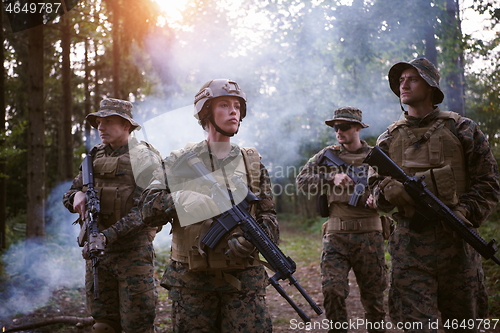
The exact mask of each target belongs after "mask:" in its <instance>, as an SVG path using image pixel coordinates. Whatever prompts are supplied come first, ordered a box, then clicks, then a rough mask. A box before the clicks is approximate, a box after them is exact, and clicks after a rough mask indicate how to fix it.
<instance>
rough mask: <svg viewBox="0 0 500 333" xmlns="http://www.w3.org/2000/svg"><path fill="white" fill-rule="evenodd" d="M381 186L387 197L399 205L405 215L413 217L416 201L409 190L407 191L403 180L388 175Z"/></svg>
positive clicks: (381, 190)
mask: <svg viewBox="0 0 500 333" xmlns="http://www.w3.org/2000/svg"><path fill="white" fill-rule="evenodd" d="M379 187H380V192H381V193H382V194H383V195H384V197H385V199H386V200H387V201H389V202H390V203H391V204H393V205H394V206H396V207H398V209H399V210H400V212H401V213H403V214H404V216H406V217H412V216H413V214H415V202H414V201H413V199H412V198H411V197H410V195H409V194H408V192H406V190H405V188H404V186H403V184H402V183H401V182H399V181H397V180H396V179H393V178H391V177H387V178H385V179H384V180H383V181H382V182H381V183H380V185H379Z"/></svg>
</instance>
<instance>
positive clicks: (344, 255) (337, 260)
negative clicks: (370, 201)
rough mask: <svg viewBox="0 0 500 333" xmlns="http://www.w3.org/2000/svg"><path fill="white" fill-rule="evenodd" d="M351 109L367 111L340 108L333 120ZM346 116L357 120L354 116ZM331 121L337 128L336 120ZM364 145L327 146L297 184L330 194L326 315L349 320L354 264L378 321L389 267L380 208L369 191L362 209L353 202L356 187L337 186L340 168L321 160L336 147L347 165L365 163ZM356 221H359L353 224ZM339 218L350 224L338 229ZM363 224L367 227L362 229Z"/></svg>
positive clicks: (368, 315) (370, 313) (370, 316)
mask: <svg viewBox="0 0 500 333" xmlns="http://www.w3.org/2000/svg"><path fill="white" fill-rule="evenodd" d="M358 111H359V112H358ZM351 112H352V113H355V114H358V113H359V115H361V111H360V110H358V109H355V108H340V109H338V110H336V111H335V113H336V117H334V119H333V120H335V119H337V120H338V119H341V118H342V117H340V116H339V114H341V113H343V114H346V113H351ZM342 119H343V118H342ZM343 120H344V119H343ZM345 120H349V121H355V120H353V119H350V118H347V119H345ZM326 123H327V124H328V125H329V126H333V122H332V121H327V122H326ZM361 143H362V148H360V149H359V150H357V151H355V152H349V151H348V150H347V149H346V148H345V147H344V146H343V145H334V146H328V147H326V148H324V149H323V150H321V151H320V152H319V153H317V154H316V155H314V156H313V157H312V158H311V159H309V161H308V162H307V164H306V165H305V166H304V168H303V169H302V170H301V172H300V173H299V175H298V176H297V186H298V188H299V189H300V190H303V191H306V192H309V193H319V192H323V193H328V195H329V203H330V204H329V214H330V217H329V219H328V221H327V222H326V223H325V224H324V225H323V252H322V254H321V278H322V289H323V295H324V298H325V300H324V307H325V311H326V318H327V319H329V320H332V321H334V322H342V323H343V322H347V320H348V317H347V309H346V302H345V300H346V298H347V296H348V295H349V281H348V274H349V271H350V270H351V268H352V269H353V271H354V274H355V276H356V281H357V283H358V286H359V288H360V293H361V303H362V304H363V307H364V309H365V311H366V312H365V319H366V320H367V321H370V322H372V323H374V322H381V321H383V320H384V319H385V311H384V306H383V299H384V290H385V289H386V288H387V266H386V263H385V257H384V237H383V236H382V225H381V221H380V218H379V215H378V213H377V212H376V210H375V209H370V208H365V207H364V203H365V202H366V199H367V196H368V195H369V193H368V191H367V192H366V193H364V194H363V195H362V196H361V197H360V199H359V202H358V206H357V207H352V206H350V205H348V204H347V203H348V200H349V198H350V194H352V186H351V187H350V189H351V190H344V189H342V188H340V187H336V186H335V185H334V183H333V179H334V177H335V174H336V173H338V172H340V171H339V170H338V169H335V168H333V167H328V168H326V167H325V166H320V165H319V164H318V160H319V158H320V157H321V156H322V155H323V153H324V152H325V151H326V150H332V151H333V152H334V154H336V155H337V156H339V157H340V158H341V159H343V160H344V161H346V162H347V163H349V164H352V165H355V166H358V167H359V166H360V165H361V161H362V160H363V159H364V158H365V157H366V155H368V153H369V151H370V147H369V146H368V145H367V144H366V142H364V141H361ZM341 192H342V195H341V197H340V198H339V197H338V196H337V198H336V199H335V198H333V197H334V195H333V194H332V193H341ZM340 221H342V222H340ZM352 221H356V222H357V223H359V224H357V225H356V226H352V227H349V224H350V222H352ZM339 222H340V223H344V226H342V225H341V226H340V227H338V226H337V224H338V223H339ZM360 225H361V226H362V227H359V226H360ZM342 229H343V230H342ZM354 229H357V230H354ZM330 332H347V330H331V331H330ZM373 332H377V331H373Z"/></svg>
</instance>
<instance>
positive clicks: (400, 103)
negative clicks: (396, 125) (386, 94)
mask: <svg viewBox="0 0 500 333" xmlns="http://www.w3.org/2000/svg"><path fill="white" fill-rule="evenodd" d="M399 105H400V106H401V111H403V112H406V110H405V108H404V107H403V102H401V97H400V98H399Z"/></svg>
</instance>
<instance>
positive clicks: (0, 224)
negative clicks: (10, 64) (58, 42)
mask: <svg viewBox="0 0 500 333" xmlns="http://www.w3.org/2000/svg"><path fill="white" fill-rule="evenodd" d="M0 41H2V44H3V42H4V35H3V13H0ZM4 58H5V57H4V54H3V51H2V52H0V62H1V63H2V67H1V72H0V113H1V114H2V118H1V119H2V120H1V121H2V125H1V126H0V133H1V134H4V132H5V116H6V115H7V114H6V112H5V66H4V61H5V59H4ZM3 142H4V140H3V139H0V146H1V145H3ZM6 162H7V161H6V159H5V158H0V250H2V249H5V248H6V247H7V246H6V244H5V232H6V229H7V228H6V222H7V177H6V176H4V175H6V173H7V163H6Z"/></svg>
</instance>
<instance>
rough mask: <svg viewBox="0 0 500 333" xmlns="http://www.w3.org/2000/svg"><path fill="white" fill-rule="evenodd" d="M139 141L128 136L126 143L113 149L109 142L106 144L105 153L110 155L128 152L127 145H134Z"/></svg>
mask: <svg viewBox="0 0 500 333" xmlns="http://www.w3.org/2000/svg"><path fill="white" fill-rule="evenodd" d="M138 143H139V142H138V141H137V139H136V138H129V140H128V143H127V144H126V145H123V146H121V147H118V148H117V149H115V150H113V148H111V146H110V145H109V144H107V145H106V148H105V151H106V154H107V155H110V156H111V155H112V156H118V155H122V154H125V153H127V152H128V150H129V147H134V146H136V145H137V144H138Z"/></svg>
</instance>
